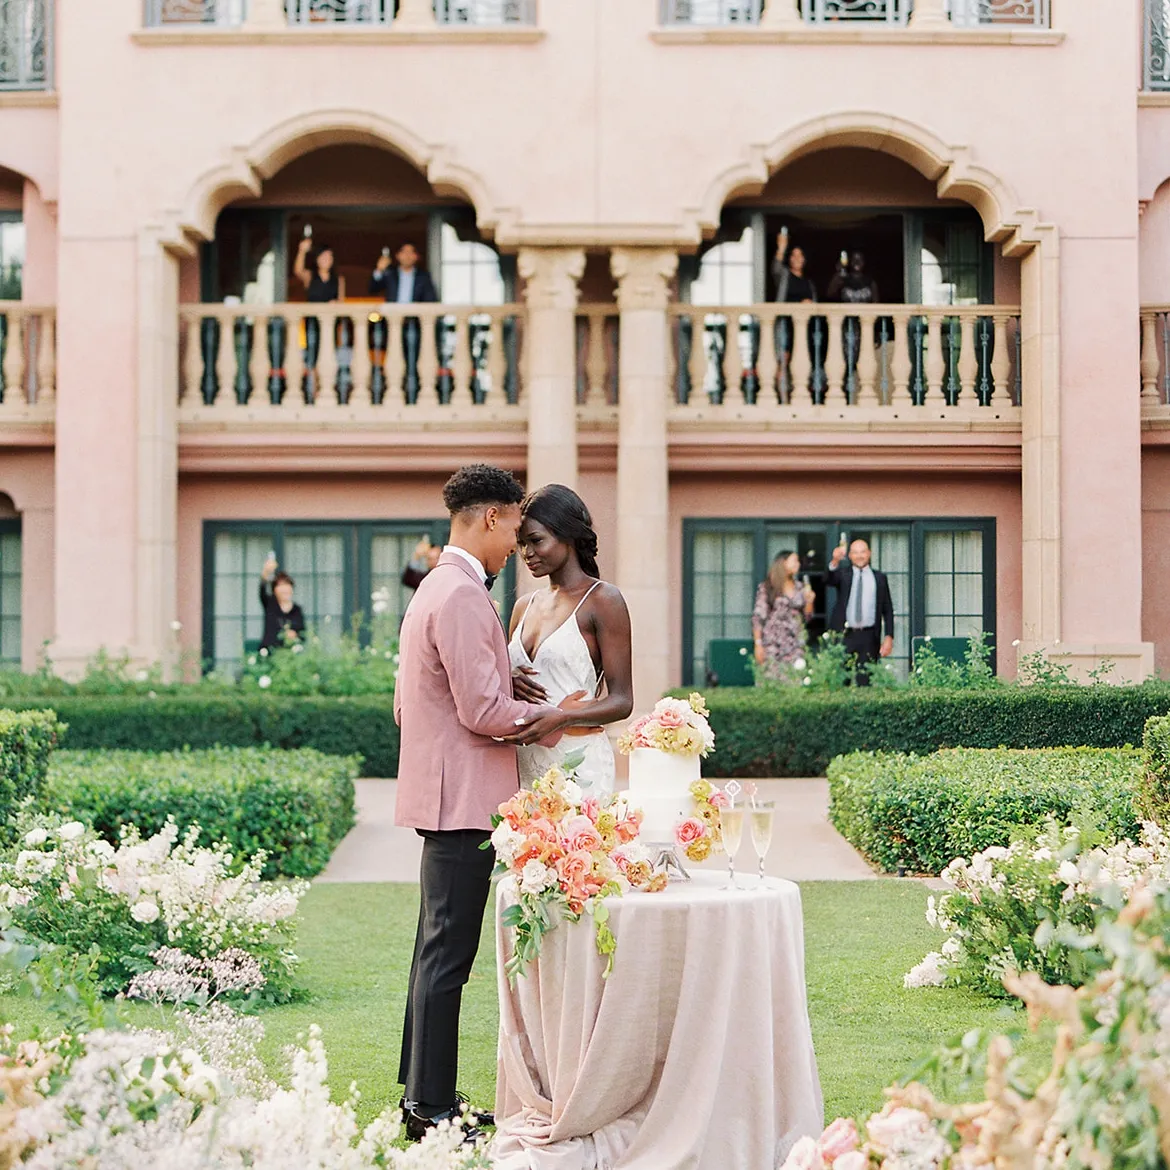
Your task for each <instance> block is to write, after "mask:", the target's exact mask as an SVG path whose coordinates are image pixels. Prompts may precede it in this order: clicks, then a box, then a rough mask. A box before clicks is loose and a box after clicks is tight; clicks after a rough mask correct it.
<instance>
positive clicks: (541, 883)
mask: <svg viewBox="0 0 1170 1170" xmlns="http://www.w3.org/2000/svg"><path fill="white" fill-rule="evenodd" d="M555 882H556V877H555V876H554V874H553V872H552V870H550V869H549V868H548V866H547V865H543V864H541V862H539V861H537V860H536V858H533V859H532V860H531V861H526V862H525V863H524V868H523V869H522V870H521V871H520V889H521V891H522V892H523V893H525V894H543V893H544V891H545V890H547V889H548V888H549V887H550V886H552V885H553V884H554V883H555Z"/></svg>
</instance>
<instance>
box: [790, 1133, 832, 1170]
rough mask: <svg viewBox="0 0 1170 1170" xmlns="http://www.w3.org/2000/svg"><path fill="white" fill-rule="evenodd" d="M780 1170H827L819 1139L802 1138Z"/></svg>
mask: <svg viewBox="0 0 1170 1170" xmlns="http://www.w3.org/2000/svg"><path fill="white" fill-rule="evenodd" d="M780 1170H825V1160H824V1158H822V1157H821V1151H820V1148H819V1147H818V1146H817V1139H816V1138H811V1137H802V1138H801V1139H800V1141H798V1142H797V1143H796V1145H794V1146H793V1147H792V1149H791V1150H790V1151H789V1154H788V1157H787V1158H786V1159H785V1161H784V1165H783V1166H781V1167H780Z"/></svg>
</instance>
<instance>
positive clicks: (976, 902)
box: [903, 822, 1170, 994]
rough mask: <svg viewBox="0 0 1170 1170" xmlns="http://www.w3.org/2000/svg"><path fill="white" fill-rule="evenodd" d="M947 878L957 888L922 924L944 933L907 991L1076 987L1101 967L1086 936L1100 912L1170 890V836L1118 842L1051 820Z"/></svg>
mask: <svg viewBox="0 0 1170 1170" xmlns="http://www.w3.org/2000/svg"><path fill="white" fill-rule="evenodd" d="M942 877H943V880H944V881H946V882H949V883H950V884H951V885H952V886H953V887H954V889H953V891H951V892H948V893H945V894H943V895H942V896H941V898H939V899H938V901H937V902H936V900H935V898H934V897H933V896H932V897H931V898H930V899H929V900H928V902H927V908H926V920H927V922H928V923H929V924H930V925H931V926H932V927H936V928H937V929H939V930H941V931H942V932H943V933H944V934H946V936H947V937H946V940H945V941H944V942H943V944H942V946H941V947H940V949H939V950H938V951H932V952H931V953H930V954H928V955H927V956H926V958H925V959H923V961H922V962H921V963H919V964H918V966H916V967H915V968H914V969H913V970H912V971H910V972H909V973H907V975H906V976H905V979H904V981H903V982H904V984H905V986H906V987H912V988H913V987H938V986H943V985H945V984H954V983H969V984H971V985H973V986H975V987H977V988H979V989H981V990H984V991H987V992H989V993H991V994H1003V992H1002V979H1003V976H1004V975H1005V974H1006V973H1007V972H1011V971H1034V972H1036V973H1038V974H1040V975H1042V976H1043V977H1044V978H1045V979H1046V980H1047V981H1049V982H1058V983H1071V984H1074V985H1079V984H1080V983H1083V982H1084V980H1085V979H1086V978H1087V977H1088V975H1090V974H1091V973H1092V969H1093V966H1094V963H1095V953H1094V952H1093V951H1092V950H1091V949H1086V948H1085V947H1084V946H1083V945H1082V944H1081V940H1082V939H1083V938H1084V937H1085V936H1086V935H1087V934H1088V933H1089V932H1090V931H1091V930H1092V929H1093V925H1094V922H1095V920H1096V916H1097V915H1098V914H1099V913H1100V912H1101V911H1102V908H1103V907H1105V908H1106V912H1107V907H1108V906H1109V905H1111V904H1115V903H1116V902H1117V900H1118V898H1119V897H1124V896H1126V895H1128V894H1129V893H1130V892H1131V891H1133V890H1134V889H1137V888H1139V887H1142V888H1148V889H1151V890H1153V891H1155V892H1159V891H1161V890H1164V889H1167V888H1168V887H1170V840H1168V839H1167V837H1166V834H1165V833H1164V832H1163V831H1162V830H1161V829H1160V828H1159V827H1158V826H1157V825H1155V824H1153V823H1152V822H1150V823H1146V824H1145V825H1143V828H1142V835H1141V839H1140V841H1137V842H1133V841H1118V842H1115V843H1112V844H1093V843H1092V835H1091V834H1086V833H1083V832H1082V830H1081V829H1079V828H1077V827H1075V826H1069V827H1065V828H1059V827H1057V826H1056V825H1055V824H1051V823H1050V824H1049V825H1048V826H1047V827H1046V828H1045V829H1044V831H1043V832H1042V833H1041V834H1040V835H1039V836H1038V837H1036V838H1035V839H1032V840H1027V841H1023V840H1021V841H1017V842H1014V843H1013V844H1012V845H1010V846H1007V847H1003V846H995V847H993V848H990V849H985V850H983V851H982V852H981V853H976V854H975V855H974V856H973V857H971V859H970V860H967V859H966V858H963V857H959V858H956V859H955V860H954V861H952V862H951V863H950V865H948V866H947V867H946V869H945V870H943V873H942Z"/></svg>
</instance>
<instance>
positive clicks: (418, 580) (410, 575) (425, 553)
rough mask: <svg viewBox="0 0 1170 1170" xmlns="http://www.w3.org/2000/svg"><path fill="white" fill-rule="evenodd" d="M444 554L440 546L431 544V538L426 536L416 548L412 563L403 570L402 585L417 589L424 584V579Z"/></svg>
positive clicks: (411, 559)
mask: <svg viewBox="0 0 1170 1170" xmlns="http://www.w3.org/2000/svg"><path fill="white" fill-rule="evenodd" d="M442 552H443V550H442V548H441V547H440V546H439V545H437V544H431V541H430V538H429V537H426V536H424V537H423V538H422V540H420V541H419V542H418V544H416V545H415V546H414V552H413V554H412V555H411V558H410V563H409V564H408V565H407V566H406V568H405V569H403V570H402V584H403V585H405V586H406V588H407V589H417V588H418V587H419V586H420V585H421V584H422V583H423V578H424V577H425V576H426V575H427V574H428V573H429V572H430V571H431V570H432V569H433V568H434V567H435V566H436V565H437V564H438V563H439V557H440V555H441V554H442Z"/></svg>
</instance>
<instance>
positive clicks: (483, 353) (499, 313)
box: [179, 304, 524, 417]
mask: <svg viewBox="0 0 1170 1170" xmlns="http://www.w3.org/2000/svg"><path fill="white" fill-rule="evenodd" d="M523 315H524V309H523V307H521V306H518V305H503V306H495V307H492V308H485V309H480V308H463V307H460V308H454V307H452V306H445V305H423V304H419V305H410V306H405V305H379V306H371V305H368V304H367V305H361V304H352V305H345V304H329V305H306V304H297V305H265V306H247V307H244V306H240V305H183V306H181V307H180V310H179V317H180V326H181V328H180V370H181V374H180V380H179V402H180V405H181V406H183V407H187V408H191V409H193V410H196V411H197V412H198V413H199V414H200V416H201V417H206V410H207V409H208V408H211V409H214V410H216V411H219V410H231V409H232V407H233V405H234V406H237V407H251V408H261V407H274V408H275V407H285V408H288V409H299V408H300V407H302V406H305V407H329V406H334V407H338V406H339V407H354V408H370V409H372V410H374V411H379V410H381V411H385V412H386V413H387V414H389V413H390V412H392V411H399V412H400V413H401V414H402V415H403V417H406V416H409V415H410V414H411V412H412V411H421V412H425V410H426V408H429V407H433V408H436V409H439V410H442V409H443V408H450V407H463V406H467V407H484V408H507V407H515V406H516V405H517V404H518V403H519V401H520V397H521V383H520V372H519V371H520V360H519V355H520V344H521V322H522V319H523ZM268 417H271V416H268Z"/></svg>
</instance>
